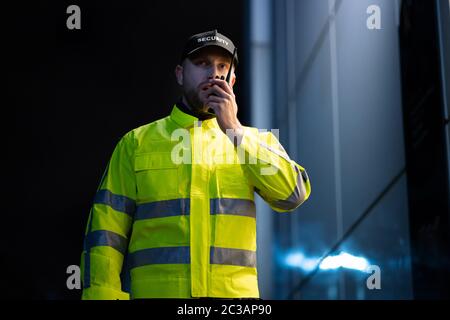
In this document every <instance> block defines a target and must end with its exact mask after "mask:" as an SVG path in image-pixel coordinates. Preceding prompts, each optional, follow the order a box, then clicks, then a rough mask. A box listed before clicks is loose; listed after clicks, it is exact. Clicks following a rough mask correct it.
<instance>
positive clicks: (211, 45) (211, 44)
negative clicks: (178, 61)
mask: <svg viewBox="0 0 450 320" xmlns="http://www.w3.org/2000/svg"><path fill="white" fill-rule="evenodd" d="M207 47H218V48H221V49H223V50H224V51H226V52H227V53H228V54H229V55H230V58H231V57H233V52H232V51H230V50H229V49H228V48H227V47H225V46H223V45H220V44H219V43H206V44H204V45H202V46H201V47H198V48H195V49H193V50H191V51H189V52H188V53H186V56H185V58H188V57H189V56H190V55H192V54H193V53H195V52H198V51H200V50H202V49H204V48H207ZM235 60H236V62H239V60H238V57H237V55H236V56H235Z"/></svg>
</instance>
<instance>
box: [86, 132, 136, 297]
mask: <svg viewBox="0 0 450 320" xmlns="http://www.w3.org/2000/svg"><path fill="white" fill-rule="evenodd" d="M133 159H134V139H133V135H132V132H130V133H128V134H126V135H125V136H124V137H123V138H122V139H121V140H120V141H119V143H118V144H117V146H116V148H115V149H114V152H113V154H112V156H111V159H110V161H109V163H108V166H107V168H106V170H105V173H104V174H103V177H102V181H101V182H100V185H99V187H98V190H97V193H96V195H95V198H94V202H93V205H92V207H91V211H90V215H89V219H88V224H87V227H86V233H85V238H84V246H83V252H82V255H81V277H82V283H83V293H82V299H83V300H92V299H93V300H103V299H129V294H128V293H127V292H124V291H123V290H122V283H121V277H120V274H121V271H122V265H123V261H124V256H125V255H126V252H127V248H128V237H129V233H130V229H131V225H132V220H133V215H134V211H135V207H136V204H135V200H136V182H135V176H134V162H133Z"/></svg>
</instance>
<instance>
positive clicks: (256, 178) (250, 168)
mask: <svg viewBox="0 0 450 320" xmlns="http://www.w3.org/2000/svg"><path fill="white" fill-rule="evenodd" d="M237 153H238V157H239V159H240V161H241V163H243V166H244V172H245V173H246V175H247V177H248V179H249V180H250V181H251V183H252V184H253V185H254V187H255V191H256V192H257V193H258V194H259V195H260V196H261V197H262V198H263V199H264V200H265V201H266V202H267V203H268V204H269V205H270V207H271V208H272V209H273V210H275V211H277V212H288V211H292V210H294V209H296V208H297V207H299V206H300V205H301V204H302V203H303V202H304V201H305V200H306V199H308V197H309V195H310V193H311V184H310V181H309V177H308V175H307V173H306V170H305V169H304V168H303V167H301V166H300V165H298V164H297V163H296V162H295V161H293V160H291V159H290V158H289V156H288V154H287V153H286V151H285V150H284V148H283V147H282V145H281V144H280V142H279V141H278V139H277V138H276V137H275V135H273V134H272V133H271V132H259V131H258V129H256V128H248V127H246V128H245V129H244V136H243V138H242V140H241V143H240V144H239V146H238V147H237ZM244 157H245V158H244ZM244 159H245V160H244Z"/></svg>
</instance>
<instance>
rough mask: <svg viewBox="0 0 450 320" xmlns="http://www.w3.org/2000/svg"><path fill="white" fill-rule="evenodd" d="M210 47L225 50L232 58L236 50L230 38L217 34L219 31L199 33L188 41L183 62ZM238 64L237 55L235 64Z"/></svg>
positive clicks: (182, 56)
mask: <svg viewBox="0 0 450 320" xmlns="http://www.w3.org/2000/svg"><path fill="white" fill-rule="evenodd" d="M208 46H216V47H220V48H222V49H225V50H226V51H227V52H229V53H230V58H231V57H232V56H233V52H234V50H235V48H236V47H235V45H234V43H233V41H231V40H230V39H229V38H228V37H226V36H224V35H223V34H221V33H219V32H217V30H212V31H206V32H202V33H197V34H194V35H193V36H191V37H190V38H189V39H188V40H187V42H186V44H185V46H184V50H183V54H182V55H181V61H183V60H184V59H185V58H187V57H188V56H189V55H191V54H193V53H194V52H196V51H198V50H200V49H202V48H205V47H208ZM237 62H238V57H237V53H236V54H235V61H234V63H235V64H237Z"/></svg>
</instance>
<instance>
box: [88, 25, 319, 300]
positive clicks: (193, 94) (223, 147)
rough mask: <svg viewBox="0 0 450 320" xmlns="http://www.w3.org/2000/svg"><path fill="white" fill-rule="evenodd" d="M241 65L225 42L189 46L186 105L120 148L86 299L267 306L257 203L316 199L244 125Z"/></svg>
mask: <svg viewBox="0 0 450 320" xmlns="http://www.w3.org/2000/svg"><path fill="white" fill-rule="evenodd" d="M235 53H236V50H235V46H234V44H233V42H232V41H231V40H230V39H229V38H227V37H225V36H224V35H222V34H220V33H218V32H217V30H213V31H209V32H205V33H201V34H197V35H194V36H192V37H191V38H190V39H189V40H188V42H187V44H186V46H185V50H184V52H183V54H182V59H181V62H180V64H179V65H178V66H177V67H176V69H175V75H176V78H177V82H178V84H179V85H180V86H181V88H182V90H183V96H182V98H181V100H180V101H179V102H178V103H177V104H176V105H175V106H174V107H173V109H172V112H171V114H170V115H169V116H167V117H165V118H163V119H160V120H157V121H155V122H152V123H149V124H147V125H144V126H142V127H139V128H136V129H134V130H132V131H130V132H128V133H127V134H126V135H125V136H123V138H122V139H121V140H120V141H119V143H118V144H117V146H116V148H115V150H114V152H113V154H112V157H111V159H110V161H109V164H108V166H107V168H106V171H105V173H104V175H103V178H102V181H101V183H100V186H99V189H98V191H97V193H96V196H95V199H94V203H93V206H92V209H91V212H90V215H89V220H88V225H87V229H86V235H85V241H84V248H83V253H82V257H81V266H82V281H83V293H82V298H83V299H129V298H132V299H135V298H197V297H213V298H258V297H259V292H258V280H257V270H256V211H255V204H254V192H255V191H256V192H257V193H258V194H259V195H260V196H261V197H262V198H263V199H264V200H265V201H266V202H267V203H268V204H269V205H270V206H271V208H273V209H274V210H275V211H278V212H287V211H292V210H294V209H296V208H297V207H298V206H300V205H301V204H302V203H303V202H304V201H305V200H306V199H307V198H308V197H309V194H310V190H311V187H310V182H309V179H308V176H307V174H306V171H305V170H304V169H303V168H302V167H301V166H299V165H298V164H297V163H295V162H294V161H293V160H291V159H290V158H289V156H288V155H287V154H286V152H285V150H284V149H283V147H282V146H281V144H280V143H279V142H278V140H277V139H276V137H275V135H274V134H272V133H271V132H260V131H259V130H258V129H256V128H251V127H245V126H242V125H241V124H240V122H239V120H238V119H237V116H236V115H237V105H236V100H235V96H234V94H233V89H232V88H233V85H234V83H235V81H236V76H235V73H234V66H235V65H236V63H237V55H236V54H235ZM228 71H230V72H231V73H230V74H231V78H230V80H229V82H227V81H226V80H225V79H224V77H225V75H227V73H228Z"/></svg>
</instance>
